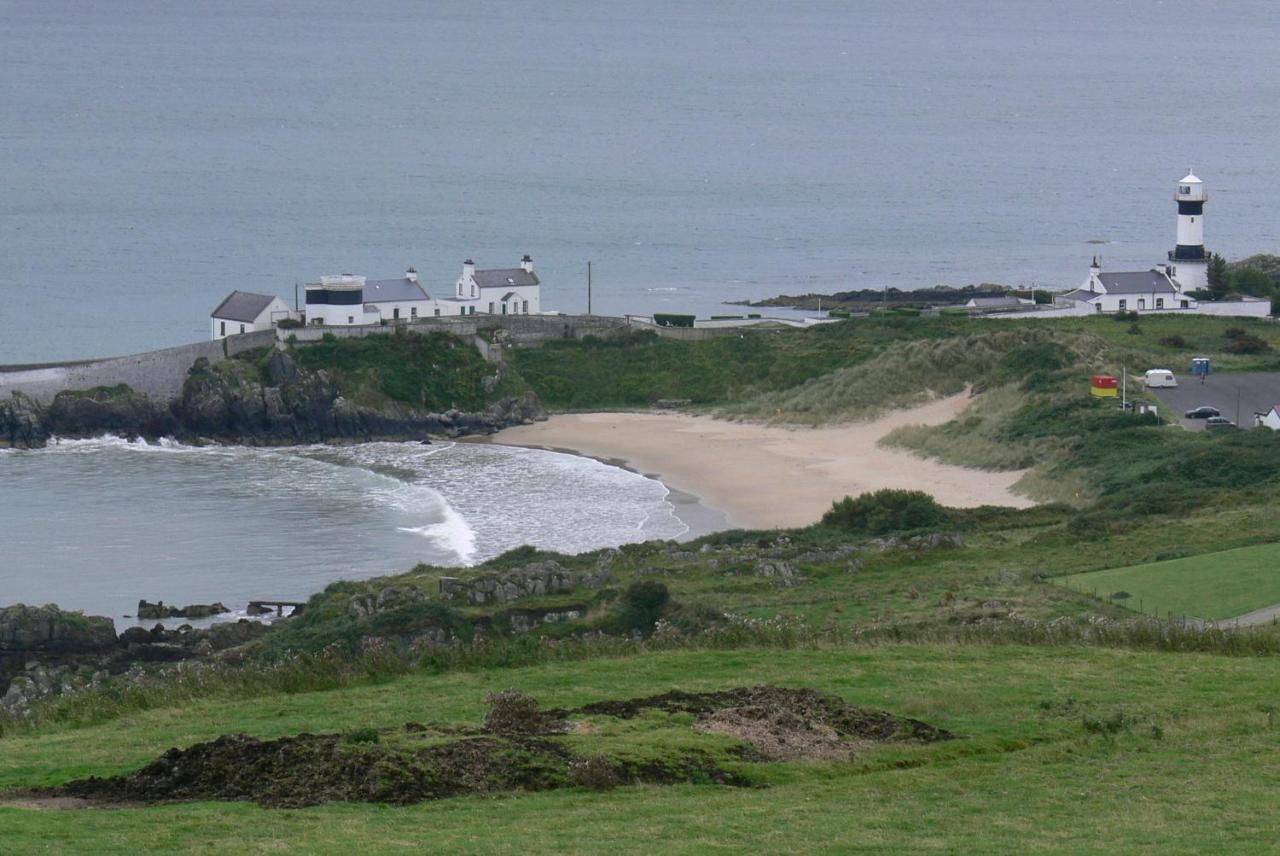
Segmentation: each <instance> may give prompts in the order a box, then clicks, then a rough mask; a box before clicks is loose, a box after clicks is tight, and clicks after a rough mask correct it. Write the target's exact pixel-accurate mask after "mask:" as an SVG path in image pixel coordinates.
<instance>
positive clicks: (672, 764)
mask: <svg viewBox="0 0 1280 856" xmlns="http://www.w3.org/2000/svg"><path fill="white" fill-rule="evenodd" d="M582 760H583V759H581V758H579V757H578V756H576V755H574V754H573V753H571V752H570V751H568V750H567V749H566V748H565V747H563V746H561V745H560V744H558V743H556V742H554V741H551V740H547V739H543V738H528V737H524V738H515V737H498V736H475V737H467V738H464V739H461V740H450V741H448V742H443V743H437V744H435V745H429V746H421V747H412V746H409V747H405V746H398V747H392V746H383V745H381V744H378V743H359V744H351V743H350V742H349V741H348V740H346V739H345V738H344V737H342V736H340V735H315V734H299V735H297V736H296V737H284V738H281V739H279V740H265V741H264V740H258V739H256V738H253V737H250V736H248V735H246V734H230V735H224V736H222V737H219V738H218V739H216V740H213V741H210V742H208V743H197V744H196V745H194V746H191V747H190V748H187V749H170V750H169V751H168V752H166V753H165V754H164V755H162V756H160V757H159V758H157V759H156V760H155V761H152V762H151V763H150V764H148V765H147V766H145V767H143V768H142V769H141V770H138V771H137V772H134V773H131V774H129V775H127V776H116V777H112V778H105V779H104V778H97V777H93V778H88V779H80V780H78V781H74V782H70V783H68V784H66V785H64V786H62V787H61V788H55V789H51V790H47V791H42V792H40V794H39V796H42V797H43V798H46V799H47V798H49V797H77V798H80V799H85V800H91V801H93V802H96V803H131V804H154V803H165V802H185V801H190V800H247V801H252V802H256V803H258V804H259V805H262V806H268V807H279V808H296V807H301V806H309V805H318V804H320V803H325V802H333V801H344V802H382V803H390V804H393V805H405V804H409V803H416V802H422V801H424V800H434V799H443V798H445V797H452V796H461V795H464V794H488V793H501V792H505V791H543V790H552V789H555V788H561V787H568V786H570V785H572V784H576V779H577V777H576V776H575V775H574V770H575V765H577V764H580V763H581V761H582ZM594 760H595V763H599V761H598V759H594ZM608 763H610V764H612V770H611V771H610V777H611V779H612V780H614V781H616V782H617V783H618V784H639V783H651V784H673V783H676V782H714V783H717V784H726V785H749V784H750V782H748V781H746V780H745V779H743V778H741V777H740V776H737V775H735V774H733V773H730V772H727V771H725V770H722V769H720V768H719V767H717V766H716V764H715V763H714V762H713V760H712V759H711V758H710V757H709V756H707V755H706V754H705V753H701V752H696V751H685V752H681V753H677V754H676V755H675V756H674V757H672V758H670V759H667V760H666V761H664V763H663V764H660V765H659V764H643V765H642V764H628V763H625V762H620V761H610V762H608Z"/></svg>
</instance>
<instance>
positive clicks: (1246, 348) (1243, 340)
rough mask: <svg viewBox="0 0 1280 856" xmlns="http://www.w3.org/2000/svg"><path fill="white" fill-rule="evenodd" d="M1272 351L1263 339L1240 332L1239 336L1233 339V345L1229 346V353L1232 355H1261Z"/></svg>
mask: <svg viewBox="0 0 1280 856" xmlns="http://www.w3.org/2000/svg"><path fill="white" fill-rule="evenodd" d="M1269 350H1271V346H1270V345H1268V344H1267V342H1266V340H1265V339H1261V338H1259V337H1257V336H1254V335H1252V334H1250V333H1245V332H1244V331H1243V330H1242V331H1240V335H1239V336H1235V337H1233V338H1232V339H1231V343H1230V344H1228V345H1227V352H1228V353H1231V354H1261V353H1263V352H1264V351H1269Z"/></svg>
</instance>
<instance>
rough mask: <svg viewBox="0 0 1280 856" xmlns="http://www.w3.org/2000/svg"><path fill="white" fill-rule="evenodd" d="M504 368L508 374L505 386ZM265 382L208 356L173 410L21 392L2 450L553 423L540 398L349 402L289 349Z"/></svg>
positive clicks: (137, 398) (0, 430)
mask: <svg viewBox="0 0 1280 856" xmlns="http://www.w3.org/2000/svg"><path fill="white" fill-rule="evenodd" d="M503 370H504V367H499V373H498V374H497V375H495V378H497V379H500V378H501V374H502V371H503ZM265 375H266V376H265V378H263V377H259V376H258V375H257V372H256V370H249V369H248V367H247V366H244V365H242V364H235V363H234V361H231V362H230V363H227V364H219V365H217V366H215V365H211V364H210V363H209V361H208V360H206V359H204V358H201V359H199V360H196V362H195V364H194V365H192V367H191V370H190V372H189V373H188V377H187V380H186V383H185V384H184V385H183V389H182V394H181V396H179V397H178V398H177V399H175V400H174V401H172V402H167V403H165V402H161V401H158V400H153V399H151V398H149V397H148V396H146V395H143V394H141V393H137V392H134V391H133V390H132V389H130V388H129V387H127V386H123V385H122V386H116V387H109V388H108V387H103V388H99V389H94V390H87V391H68V392H62V393H59V394H58V395H57V396H56V397H55V399H54V400H53V402H52V403H51V404H50V405H49V406H48V407H47V408H45V407H41V406H40V404H39V403H37V402H36V401H34V400H33V399H31V398H29V397H28V396H26V395H23V394H21V393H14V394H13V396H12V397H10V398H8V399H0V447H14V448H36V447H39V446H43V445H44V444H45V443H46V442H47V441H48V440H49V438H50V437H53V436H58V437H93V436H97V435H101V434H107V433H110V434H118V435H121V436H125V437H129V438H133V437H144V438H147V439H157V438H160V437H174V438H176V439H178V440H181V441H184V442H191V443H202V442H209V441H213V442H226V443H246V444H255V445H292V444H298V443H324V442H331V441H346V440H355V441H369V440H423V439H426V438H427V436H428V435H432V434H435V435H444V436H449V437H457V436H462V435H464V434H489V433H493V432H494V431H498V430H500V429H502V428H506V427H509V426H511V425H522V424H526V423H528V422H533V421H537V420H542V419H546V417H547V412H546V409H545V408H543V406H542V403H541V402H540V401H539V400H538V398H537V396H535V395H534V394H533V393H531V392H530V393H525V394H524V395H522V396H518V397H514V396H513V397H508V398H504V399H501V400H499V401H496V402H494V403H492V404H490V405H489V406H488V407H486V408H485V409H484V410H480V411H460V410H455V409H450V410H446V411H444V412H442V413H429V412H424V411H420V410H415V409H413V408H411V407H408V406H406V405H404V404H400V403H398V402H395V401H387V402H385V403H384V404H382V405H381V406H379V407H370V406H366V405H363V404H357V403H356V402H354V401H352V400H350V399H348V398H345V397H344V396H343V395H342V391H341V390H340V389H339V385H338V383H337V381H336V380H335V379H334V378H333V377H332V376H331V375H330V374H329V373H328V372H326V371H324V370H317V371H311V370H309V369H306V368H305V367H303V366H301V365H299V364H298V362H297V361H296V360H295V359H294V358H293V357H292V356H290V355H289V354H288V353H286V352H280V351H278V352H275V353H273V354H272V355H271V356H270V358H269V359H268V360H267V364H266V371H265ZM496 383H497V380H495V381H494V386H496Z"/></svg>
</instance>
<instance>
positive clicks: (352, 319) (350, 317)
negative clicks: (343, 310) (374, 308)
mask: <svg viewBox="0 0 1280 856" xmlns="http://www.w3.org/2000/svg"><path fill="white" fill-rule="evenodd" d="M347 323H348V324H354V323H356V316H354V315H348V316H347Z"/></svg>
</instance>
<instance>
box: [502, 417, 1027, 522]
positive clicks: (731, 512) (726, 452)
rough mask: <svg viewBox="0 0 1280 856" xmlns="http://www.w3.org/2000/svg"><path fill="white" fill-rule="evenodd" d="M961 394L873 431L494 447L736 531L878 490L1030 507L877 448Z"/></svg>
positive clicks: (646, 423) (668, 425)
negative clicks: (621, 483) (642, 493)
mask: <svg viewBox="0 0 1280 856" xmlns="http://www.w3.org/2000/svg"><path fill="white" fill-rule="evenodd" d="M973 400H974V399H971V398H969V396H968V395H967V394H966V393H961V394H959V395H954V396H950V397H948V398H942V399H938V400H936V401H933V402H930V403H928V404H925V405H922V406H920V407H917V408H913V409H911V410H899V411H895V412H893V413H890V414H888V415H886V416H883V417H881V418H880V419H876V420H874V421H870V422H857V423H851V424H846V425H839V426H834V427H825V428H782V427H775V426H769V425H759V424H753V423H746V422H726V421H723V420H718V419H713V418H711V417H709V416H688V415H684V414H678V413H578V414H569V415H563V416H552V417H551V418H550V419H549V420H548V421H546V422H539V423H537V424H534V425H521V426H518V427H515V428H508V429H506V430H504V431H500V432H499V433H498V434H496V435H494V436H493V437H492V438H491V442H494V443H505V444H507V445H511V446H532V447H536V448H543V449H559V450H567V451H573V452H577V453H579V454H583V455H589V456H591V457H594V458H600V459H602V460H607V461H611V462H615V463H622V464H624V465H625V466H627V467H630V468H631V469H634V470H637V471H638V472H641V473H644V474H646V475H650V476H653V477H654V478H657V479H660V480H661V481H662V482H663V483H664V484H666V485H667V486H668V487H670V488H672V489H673V490H678V491H683V492H685V493H689V494H693V495H694V496H696V497H699V498H700V499H701V500H702V501H703V502H704V503H705V504H706V505H707V506H709V507H711V508H713V509H718V510H720V511H722V512H724V513H725V515H726V516H727V518H728V520H729V522H730V523H731V524H732V525H734V526H741V527H747V528H753V529H754V528H773V527H793V526H806V525H808V524H810V523H813V522H815V521H817V520H818V518H819V517H821V516H822V514H823V512H825V511H826V510H827V509H829V508H830V507H831V503H832V502H833V501H834V500H837V499H840V498H841V497H843V496H846V495H856V494H859V493H863V492H865V491H870V490H878V489H880V488H887V487H891V488H910V489H915V490H924V491H928V492H929V493H931V494H932V495H933V496H934V497H936V498H937V499H938V501H939V502H941V503H943V504H944V505H954V506H975V505H1012V506H1016V507H1019V508H1025V507H1027V506H1030V505H1032V504H1033V503H1032V502H1031V501H1030V500H1028V499H1027V498H1026V497H1022V496H1019V495H1017V494H1015V493H1013V492H1012V490H1011V488H1012V486H1013V484H1014V482H1016V481H1017V480H1018V479H1019V478H1021V477H1022V475H1023V472H1024V471H1021V470H1019V471H1013V472H998V473H997V472H984V471H982V470H970V469H966V468H964V467H956V466H950V465H948V464H941V463H938V462H937V461H932V460H927V459H924V458H919V457H916V456H915V455H912V454H911V453H909V452H904V451H900V450H896V449H886V448H881V447H879V446H877V445H876V444H877V442H878V441H879V440H880V438H882V437H883V436H884V435H885V434H888V433H889V432H890V431H892V430H893V429H894V428H897V427H899V426H901V425H938V424H941V423H944V422H947V421H949V420H951V419H953V418H955V416H956V415H957V414H959V413H961V412H962V411H964V409H965V408H966V407H968V406H969V404H970V403H971V402H972V401H973Z"/></svg>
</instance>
